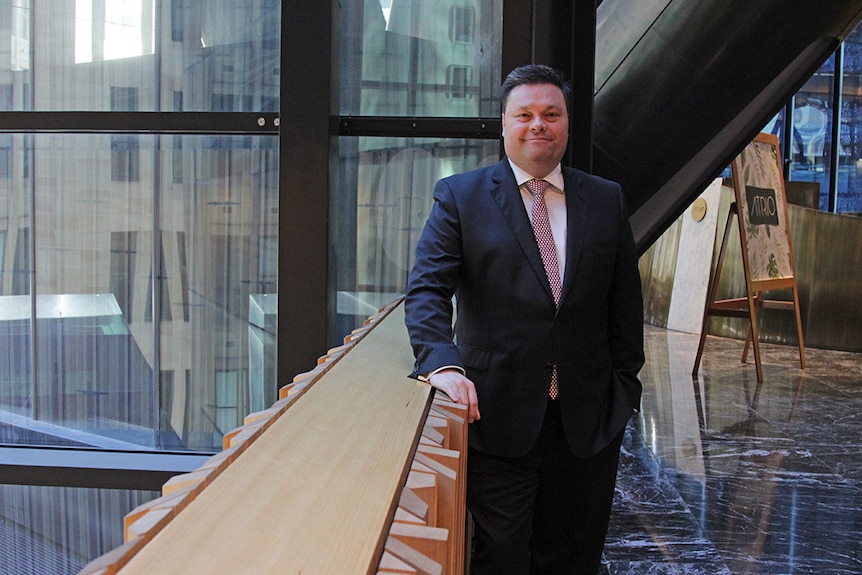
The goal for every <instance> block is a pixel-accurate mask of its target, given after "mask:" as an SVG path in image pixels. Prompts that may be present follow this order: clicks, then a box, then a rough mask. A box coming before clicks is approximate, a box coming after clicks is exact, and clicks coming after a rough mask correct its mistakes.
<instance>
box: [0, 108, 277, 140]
mask: <svg viewBox="0 0 862 575" xmlns="http://www.w3.org/2000/svg"><path fill="white" fill-rule="evenodd" d="M277 120H278V114H276V113H274V112H260V113H257V112H0V132H70V133H105V132H123V133H155V132H157V133H160V134H175V133H181V134H250V135H254V134H263V135H272V134H278V122H277Z"/></svg>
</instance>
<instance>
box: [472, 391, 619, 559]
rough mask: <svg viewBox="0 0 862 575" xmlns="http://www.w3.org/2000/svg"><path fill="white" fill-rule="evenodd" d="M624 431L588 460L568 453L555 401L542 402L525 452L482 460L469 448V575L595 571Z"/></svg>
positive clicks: (606, 528) (605, 530)
mask: <svg viewBox="0 0 862 575" xmlns="http://www.w3.org/2000/svg"><path fill="white" fill-rule="evenodd" d="M623 434H624V430H623V431H621V432H620V433H619V435H618V436H617V437H616V439H615V440H614V441H613V442H612V443H611V445H609V446H608V447H606V448H605V449H603V450H602V451H601V452H599V453H598V454H597V455H595V456H593V457H590V458H587V459H583V458H578V457H575V456H574V455H573V454H572V452H571V450H570V449H569V446H568V444H567V442H566V438H565V435H564V433H563V427H562V420H561V417H560V409H559V405H558V402H556V401H549V402H548V411H547V413H546V415H545V422H544V425H543V427H542V432H541V434H540V436H539V439H538V441H537V442H536V445H535V446H534V447H533V449H532V450H531V451H530V452H529V453H528V454H527V455H525V456H524V457H519V458H502V457H488V456H484V455H482V454H481V453H478V452H476V451H475V450H472V449H471V450H470V452H469V455H468V458H467V506H468V508H469V510H470V512H471V514H472V516H473V522H474V530H475V533H474V537H475V548H474V551H473V556H472V561H471V564H470V575H536V574H539V573H541V574H548V575H551V574H554V575H564V574H565V575H569V574H571V575H596V574H597V573H598V571H599V566H600V565H601V558H602V550H603V548H604V543H605V536H606V535H607V530H608V523H609V521H610V513H611V506H612V504H613V498H614V487H615V484H616V476H617V465H618V463H619V453H620V444H621V442H622V438H623Z"/></svg>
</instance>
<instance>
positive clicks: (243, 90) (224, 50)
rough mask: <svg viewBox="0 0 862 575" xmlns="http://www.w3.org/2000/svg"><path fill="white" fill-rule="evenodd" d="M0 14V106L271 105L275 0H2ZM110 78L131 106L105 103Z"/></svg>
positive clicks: (231, 108) (274, 101) (274, 105)
mask: <svg viewBox="0 0 862 575" xmlns="http://www.w3.org/2000/svg"><path fill="white" fill-rule="evenodd" d="M0 15H6V16H4V17H2V22H6V23H7V26H4V27H0V42H4V43H5V45H6V46H7V50H9V48H10V47H11V58H10V57H9V52H6V54H7V57H6V58H3V59H0V110H9V111H23V110H31V109H33V110H47V111H56V110H83V111H107V110H135V111H138V110H139V111H166V112H170V111H214V112H239V111H245V112H249V111H262V112H273V111H277V110H278V93H279V92H278V83H279V77H278V76H279V61H280V58H279V46H280V39H279V34H280V18H281V2H280V1H279V0H260V1H259V2H252V3H248V2H237V1H236V0H183V1H181V2H180V1H179V0H174V1H171V2H157V1H156V0H124V1H123V2H120V1H106V0H0ZM31 30H34V31H35V36H34V37H32V38H31V37H30V31H31ZM31 59H32V61H31ZM34 63H35V67H32V66H33V65H34ZM118 87H119V88H122V89H125V90H133V91H135V92H136V93H137V94H138V95H139V96H138V99H137V101H136V105H135V106H134V107H122V108H117V107H115V106H113V97H112V94H111V92H112V90H114V89H115V88H118ZM4 91H8V95H6V94H4V93H3V92H4Z"/></svg>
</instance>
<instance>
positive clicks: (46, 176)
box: [0, 134, 278, 451]
mask: <svg viewBox="0 0 862 575" xmlns="http://www.w3.org/2000/svg"><path fill="white" fill-rule="evenodd" d="M11 150H12V151H11V158H12V159H11V165H12V169H11V171H10V172H11V174H12V176H11V177H9V178H6V179H2V178H0V196H2V198H3V200H4V201H3V202H2V203H0V210H2V211H0V245H2V248H3V249H2V252H0V255H2V258H0V262H2V265H0V271H2V276H0V279H2V283H0V344H2V347H0V350H2V351H0V442H7V443H27V444H45V445H74V446H88V447H104V448H116V449H135V448H139V447H145V448H156V449H201V450H208V451H209V450H213V449H215V450H218V449H221V436H222V434H223V433H224V432H226V431H230V430H231V429H234V428H235V427H237V426H238V425H240V424H241V423H242V418H243V417H244V416H245V415H246V414H247V413H248V412H249V411H253V410H255V411H256V410H260V409H264V408H266V407H268V406H269V405H271V404H272V403H273V402H274V401H275V399H276V397H275V396H276V393H277V390H276V383H275V345H276V312H277V305H276V296H275V294H276V278H277V268H276V262H277V253H276V249H277V245H278V186H277V180H278V170H277V166H278V157H277V156H278V151H277V137H276V136H265V137H240V136H235V137H223V138H221V137H220V138H216V137H205V136H182V137H181V136H164V137H162V138H159V137H155V136H149V135H147V136H136V135H124V134H113V135H108V134H106V135H74V134H69V135H37V136H35V137H34V136H28V137H25V136H18V135H16V136H14V138H13V140H12V148H11ZM27 157H33V158H34V161H33V165H34V166H36V167H37V172H36V174H35V178H32V179H34V180H35V181H31V177H30V175H29V171H28V170H25V169H24V166H25V165H26V162H25V161H24V158H27ZM157 157H158V158H159V161H158V162H157V161H156V158H157ZM158 170H161V172H159V171H158ZM158 183H160V185H158ZM31 198H32V201H33V202H35V213H37V214H39V215H38V217H37V218H35V222H34V221H33V218H30V202H31ZM156 222H158V228H155V226H156ZM31 228H32V229H34V230H35V232H34V233H33V238H34V240H35V246H31V240H30V237H31ZM154 229H157V231H156V232H154ZM31 252H32V253H33V254H35V256H31ZM31 282H32V283H33V285H34V287H35V291H34V292H33V293H34V296H33V297H32V298H31V295H30V294H31V288H30V284H31ZM34 303H35V307H34V305H33V304H34ZM154 310H155V312H154ZM34 343H35V353H31V349H33V348H32V346H33V344H34ZM33 358H35V359H33ZM31 362H35V372H34V371H33V369H32V368H31ZM156 370H158V371H156ZM220 382H221V383H220Z"/></svg>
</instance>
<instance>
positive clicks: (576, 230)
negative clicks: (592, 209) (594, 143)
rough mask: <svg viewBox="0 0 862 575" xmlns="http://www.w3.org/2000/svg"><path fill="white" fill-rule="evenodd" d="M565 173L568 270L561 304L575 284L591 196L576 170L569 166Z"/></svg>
mask: <svg viewBox="0 0 862 575" xmlns="http://www.w3.org/2000/svg"><path fill="white" fill-rule="evenodd" d="M563 175H564V177H565V182H566V189H565V194H566V272H565V277H564V278H563V294H562V297H561V301H560V304H562V302H563V300H565V298H566V293H568V291H569V290H570V289H571V287H572V285H574V281H575V275H576V274H577V270H578V264H579V263H580V261H581V257H582V256H583V249H584V238H585V231H586V226H587V208H588V205H589V197H588V195H587V191H586V190H585V189H584V181H583V179H582V178H581V177H580V176H579V175H578V174H577V173H576V172H574V171H572V170H570V169H567V168H563Z"/></svg>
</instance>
